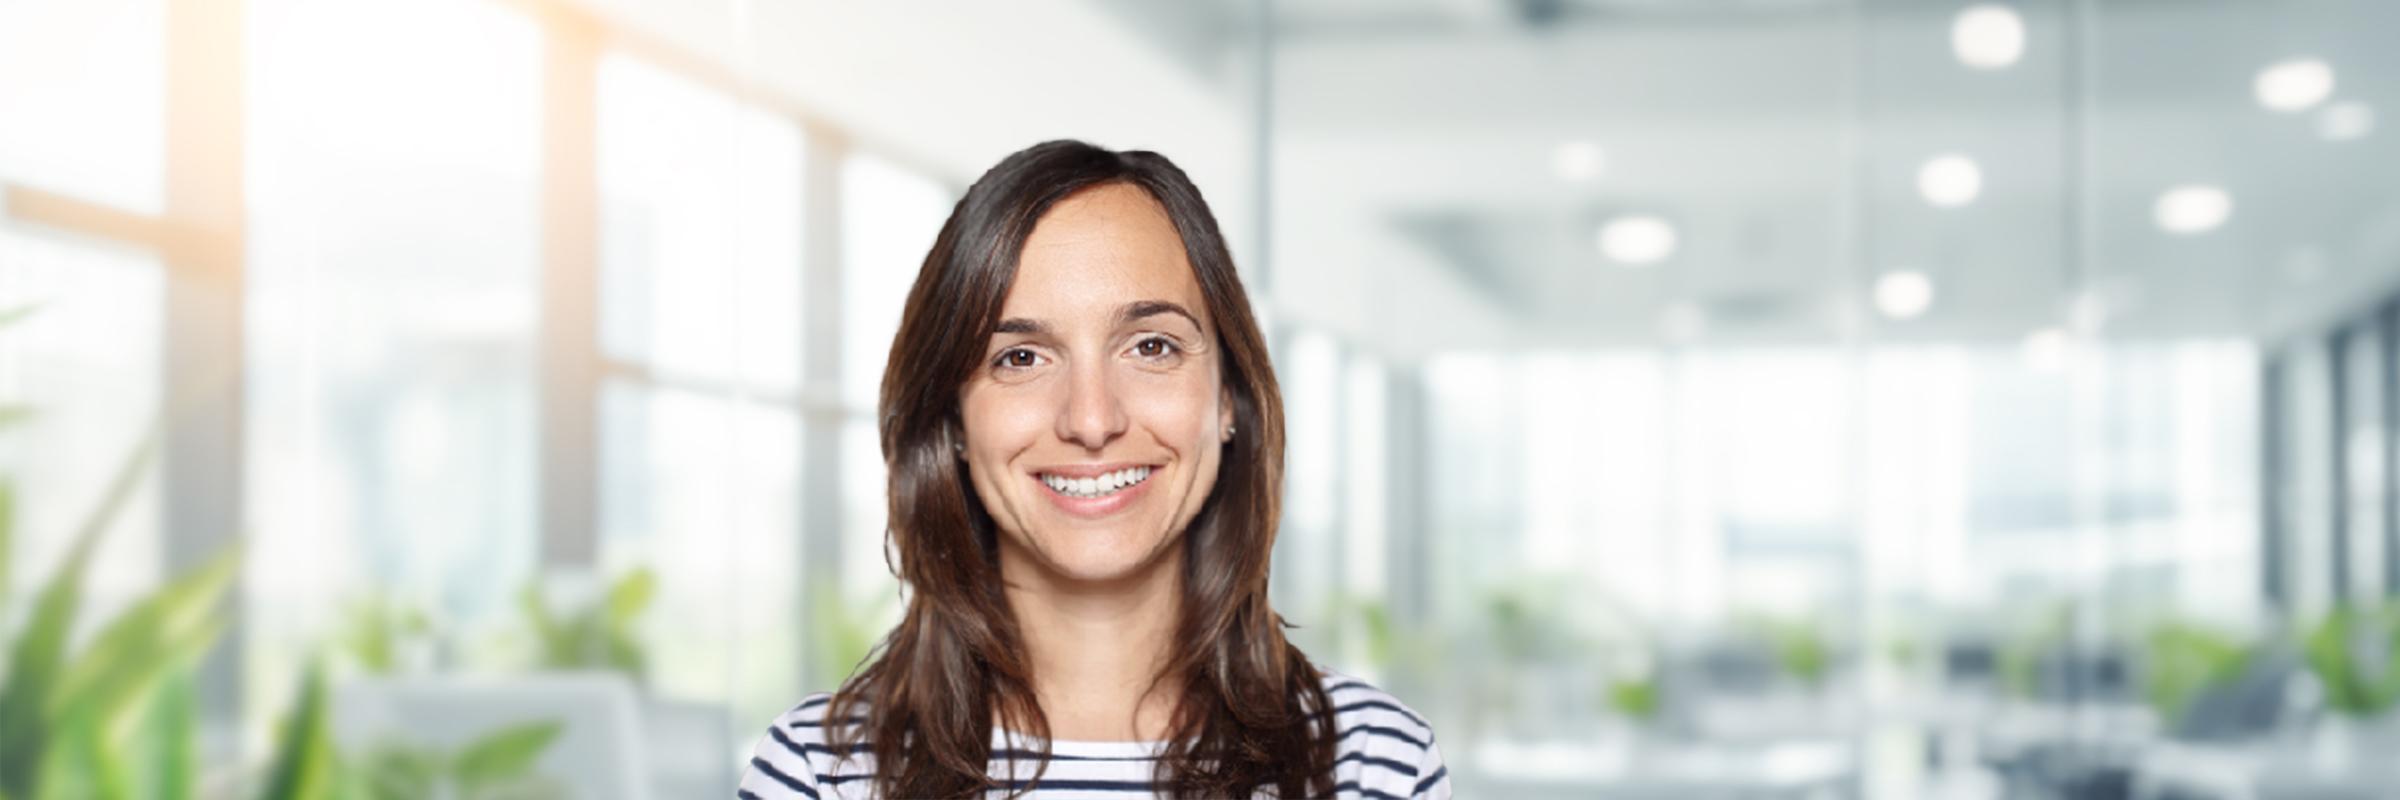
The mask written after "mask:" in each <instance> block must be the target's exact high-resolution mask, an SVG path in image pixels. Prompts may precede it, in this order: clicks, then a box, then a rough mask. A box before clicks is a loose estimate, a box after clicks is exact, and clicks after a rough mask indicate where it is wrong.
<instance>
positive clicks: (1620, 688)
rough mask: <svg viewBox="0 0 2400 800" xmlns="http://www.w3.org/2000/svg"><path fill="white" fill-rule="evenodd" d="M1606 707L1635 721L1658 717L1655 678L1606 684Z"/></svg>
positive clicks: (1656, 682)
mask: <svg viewBox="0 0 2400 800" xmlns="http://www.w3.org/2000/svg"><path fill="white" fill-rule="evenodd" d="M1608 707H1609V708H1611V709H1614V710H1615V711H1616V712H1617V713H1619V714H1623V715H1625V716H1627V717H1629V718H1632V719H1636V720H1645V721H1646V720H1650V719H1654V718H1656V717H1657V716H1658V681H1657V679H1655V678H1644V679H1632V680H1618V681H1611V682H1609V684H1608Z"/></svg>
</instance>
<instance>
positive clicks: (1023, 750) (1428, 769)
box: [738, 672, 1450, 800]
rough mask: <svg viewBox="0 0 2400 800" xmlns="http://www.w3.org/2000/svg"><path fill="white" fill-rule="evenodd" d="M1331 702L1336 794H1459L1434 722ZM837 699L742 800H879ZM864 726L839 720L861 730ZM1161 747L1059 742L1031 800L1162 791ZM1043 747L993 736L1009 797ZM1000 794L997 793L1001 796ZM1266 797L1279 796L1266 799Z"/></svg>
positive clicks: (779, 742)
mask: <svg viewBox="0 0 2400 800" xmlns="http://www.w3.org/2000/svg"><path fill="white" fill-rule="evenodd" d="M1324 680H1325V691H1326V695H1327V696H1328V697H1329V698H1331V699H1332V701H1333V706H1334V709H1333V710H1334V723H1335V728H1336V729H1337V730H1339V731H1340V739H1339V741H1338V742H1337V743H1336V744H1335V758H1334V775H1333V778H1334V791H1335V794H1336V795H1337V796H1339V797H1355V798H1370V799H1372V800H1382V799H1385V798H1406V799H1407V800H1416V799H1417V798H1427V799H1428V800H1441V799H1442V798H1448V797H1449V796H1450V780H1449V777H1450V770H1449V769H1448V768H1447V767H1446V766H1444V765H1443V764H1442V751H1441V747H1440V746H1439V745H1437V744H1435V742H1434V738H1433V727H1432V726H1430V725H1427V724H1426V722H1425V719H1424V718H1423V717H1420V716H1418V715H1417V713H1416V712H1415V711H1413V710H1411V709H1409V708H1408V706H1406V705H1404V704H1402V703H1401V702H1400V701H1399V700H1398V699H1397V698H1394V697H1392V696H1391V695H1389V694H1385V693H1384V692H1383V690H1381V689H1377V688H1375V687H1374V686H1371V685H1369V684H1367V683H1366V682H1365V681H1361V680H1358V679H1357V678H1352V677H1349V676H1346V675H1341V674H1337V673H1332V672H1327V673H1325V676H1324ZM831 699H832V695H829V694H814V695H810V696H809V697H808V698H807V699H806V700H803V701H802V702H801V703H800V705H798V706H794V707H793V708H792V710H791V711H788V712H785V713H784V714H783V715H782V716H780V717H777V718H776V719H775V723H774V725H772V726H770V727H769V728H768V729H767V733H766V735H765V736H762V737H760V739H759V741H758V746H757V748H756V749H755V750H754V751H753V752H752V754H751V758H750V766H749V768H748V770H747V771H746V772H745V774H744V775H743V776H742V785H741V790H740V792H739V793H738V796H739V797H741V798H743V800H788V799H789V798H809V800H830V799H831V798H864V797H870V796H872V795H871V793H872V791H873V785H874V782H873V781H872V780H869V779H870V778H872V777H873V776H874V774H875V766H874V756H873V754H871V753H867V752H864V751H863V748H859V747H852V748H849V749H850V750H851V751H852V752H848V753H844V752H837V749H836V748H835V747H833V746H831V745H829V744H827V743H826V736H825V726H826V724H827V720H826V719H825V712H826V703H827V701H829V700H831ZM860 721H861V720H858V719H855V718H854V719H848V720H837V721H835V724H857V723H858V722H860ZM1160 747H1161V743H1156V742H1077V741H1065V740H1058V741H1053V742H1051V743H1050V750H1051V754H1050V763H1049V765H1048V768H1047V769H1046V770H1044V771H1043V772H1042V773H1041V778H1040V781H1039V783H1038V785H1036V786H1035V787H1034V788H1035V791H1034V792H1033V793H1032V794H1033V796H1036V797H1061V798H1074V797H1086V798H1102V797H1105V798H1127V797H1149V796H1154V795H1156V794H1157V791H1158V787H1157V785H1156V784H1154V783H1152V781H1151V778H1152V769H1153V767H1154V766H1155V762H1156V759H1157V753H1158V750H1159V749H1160ZM1036 752H1038V748H1037V747H1033V746H1029V744H1028V743H1027V742H1025V741H1023V740H1021V739H1012V738H1010V737H1009V736H1007V735H1006V734H1005V732H1003V731H1000V730H994V731H993V732H992V768H991V769H992V777H994V778H996V779H998V780H999V781H1000V782H1001V785H1002V786H1004V787H1006V789H1008V790H1014V789H1021V788H1024V787H1025V786H1026V785H1027V784H1028V783H1030V782H1032V780H1033V778H1034V773H1035V770H1036V769H1037V768H1039V767H1038V765H1036V764H1035V763H1034V761H1033V758H1034V755H1035V753H1036ZM995 796H997V794H996V795H995ZM1261 796H1271V795H1269V794H1265V793H1262V794H1261Z"/></svg>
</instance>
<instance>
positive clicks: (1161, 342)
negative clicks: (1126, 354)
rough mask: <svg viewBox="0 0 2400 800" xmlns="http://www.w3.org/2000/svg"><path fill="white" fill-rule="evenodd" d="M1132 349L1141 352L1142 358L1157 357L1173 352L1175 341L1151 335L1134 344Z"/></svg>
mask: <svg viewBox="0 0 2400 800" xmlns="http://www.w3.org/2000/svg"><path fill="white" fill-rule="evenodd" d="M1133 351H1134V352H1135V353H1139V354H1141V356H1142V357H1143V358H1158V357H1160V356H1164V355H1167V354H1169V353H1172V352H1175V343H1174V342H1170V341H1167V340H1165V339H1162V338H1159V337H1155V336H1153V337H1151V338H1148V339H1143V340H1142V341H1141V342H1140V343H1138V344H1135V345H1134V346H1133Z"/></svg>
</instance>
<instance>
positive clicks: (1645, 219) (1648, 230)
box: [1599, 214, 1675, 265]
mask: <svg viewBox="0 0 2400 800" xmlns="http://www.w3.org/2000/svg"><path fill="white" fill-rule="evenodd" d="M1599 244H1600V253H1601V255H1605V256H1608V258H1609V260H1611V261H1615V262H1617V263H1620V264H1628V265H1642V264H1654V263H1657V262H1659V261H1664V260H1666V258H1667V257H1668V256H1671V255H1674V254H1675V226H1674V225H1671V224H1668V222H1667V221H1666V220H1664V219H1660V218H1658V217H1655V216H1651V215H1648V214H1635V215H1632V216H1624V217H1618V218H1616V219H1612V220H1609V221H1608V224H1606V225H1602V226H1600V236H1599Z"/></svg>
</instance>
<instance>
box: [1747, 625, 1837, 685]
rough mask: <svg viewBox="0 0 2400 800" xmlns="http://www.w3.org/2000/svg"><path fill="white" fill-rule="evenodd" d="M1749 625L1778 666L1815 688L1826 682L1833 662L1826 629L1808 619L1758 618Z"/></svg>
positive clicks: (1804, 683)
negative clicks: (1827, 673)
mask: <svg viewBox="0 0 2400 800" xmlns="http://www.w3.org/2000/svg"><path fill="white" fill-rule="evenodd" d="M1749 628H1750V629H1751V631H1752V632H1753V633H1754V634H1756V635H1757V636H1758V637H1759V638H1760V639H1761V640H1762V641H1764V642H1765V643H1766V645H1767V649H1768V651H1769V652H1771V653H1773V654H1774V656H1775V665H1776V666H1778V667H1781V668H1782V669H1783V671H1784V673H1785V674H1788V675H1790V676H1792V677H1793V678H1795V679H1797V680H1799V681H1800V683H1802V684H1803V685H1806V686H1808V687H1809V688H1811V689H1814V688H1817V687H1820V686H1823V685H1824V684H1825V673H1826V670H1827V669H1828V667H1829V666H1830V665H1831V663H1832V656H1831V654H1830V653H1831V648H1830V647H1829V646H1828V645H1827V644H1826V642H1825V634H1824V631H1822V630H1820V629H1819V628H1818V626H1817V624H1816V623H1814V622H1811V621H1808V620H1778V619H1768V618H1763V617H1762V618H1755V619H1752V620H1751V621H1750V622H1749Z"/></svg>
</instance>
